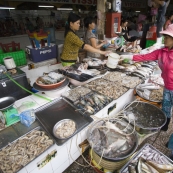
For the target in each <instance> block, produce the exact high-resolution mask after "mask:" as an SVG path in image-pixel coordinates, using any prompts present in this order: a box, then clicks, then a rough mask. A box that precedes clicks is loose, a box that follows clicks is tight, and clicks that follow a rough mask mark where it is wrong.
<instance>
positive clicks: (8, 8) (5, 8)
mask: <svg viewBox="0 0 173 173" xmlns="http://www.w3.org/2000/svg"><path fill="white" fill-rule="evenodd" d="M0 9H3V10H12V9H15V8H14V7H0Z"/></svg>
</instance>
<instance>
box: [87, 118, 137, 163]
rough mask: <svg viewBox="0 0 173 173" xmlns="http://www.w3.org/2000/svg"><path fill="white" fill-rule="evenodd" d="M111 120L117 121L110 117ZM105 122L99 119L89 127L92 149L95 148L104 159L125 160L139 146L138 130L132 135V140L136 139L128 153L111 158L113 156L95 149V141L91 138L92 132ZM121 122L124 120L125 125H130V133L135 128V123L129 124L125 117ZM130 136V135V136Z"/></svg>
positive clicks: (88, 133)
mask: <svg viewBox="0 0 173 173" xmlns="http://www.w3.org/2000/svg"><path fill="white" fill-rule="evenodd" d="M109 121H110V122H113V121H115V120H113V119H109ZM104 122H105V121H104V120H98V121H96V122H94V123H92V125H91V126H90V128H89V129H88V131H87V140H88V142H89V144H90V146H91V147H92V149H93V150H94V152H95V153H96V154H97V155H98V156H100V157H103V159H105V160H108V161H114V162H119V161H122V160H124V159H126V158H128V157H130V156H131V155H132V154H133V153H134V152H135V151H136V149H137V147H138V136H137V133H136V131H134V132H133V134H132V135H131V137H132V141H134V145H133V146H132V147H131V149H130V150H129V151H128V153H126V154H125V155H122V156H117V157H113V158H111V157H105V156H104V155H103V156H101V154H100V153H98V152H97V151H95V149H94V147H93V145H94V143H93V140H91V137H90V136H91V134H92V133H93V131H94V129H96V128H97V127H99V126H102V125H103V123H104ZM121 122H123V123H124V124H125V126H124V127H128V128H129V129H130V130H129V133H130V131H133V128H134V126H133V125H131V124H128V122H127V121H126V120H125V119H121ZM129 137H130V136H129Z"/></svg>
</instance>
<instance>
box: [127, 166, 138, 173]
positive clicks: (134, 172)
mask: <svg viewBox="0 0 173 173" xmlns="http://www.w3.org/2000/svg"><path fill="white" fill-rule="evenodd" d="M128 171H129V173H137V172H136V170H135V167H134V166H132V165H129V166H128Z"/></svg>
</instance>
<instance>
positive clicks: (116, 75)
mask: <svg viewBox="0 0 173 173" xmlns="http://www.w3.org/2000/svg"><path fill="white" fill-rule="evenodd" d="M123 76H126V74H124V73H121V72H110V73H108V74H106V75H104V76H103V77H102V78H103V79H106V80H109V81H112V82H116V81H121V79H122V77H123Z"/></svg>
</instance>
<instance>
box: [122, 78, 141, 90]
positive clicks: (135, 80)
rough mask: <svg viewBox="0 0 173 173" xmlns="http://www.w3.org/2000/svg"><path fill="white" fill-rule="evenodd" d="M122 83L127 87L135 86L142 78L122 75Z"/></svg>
mask: <svg viewBox="0 0 173 173" xmlns="http://www.w3.org/2000/svg"><path fill="white" fill-rule="evenodd" d="M121 82H122V85H123V86H125V87H127V88H135V87H136V86H137V85H139V84H140V83H141V82H142V80H141V79H140V78H139V77H131V76H124V77H123V78H122V80H121Z"/></svg>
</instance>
